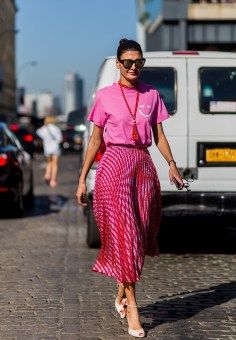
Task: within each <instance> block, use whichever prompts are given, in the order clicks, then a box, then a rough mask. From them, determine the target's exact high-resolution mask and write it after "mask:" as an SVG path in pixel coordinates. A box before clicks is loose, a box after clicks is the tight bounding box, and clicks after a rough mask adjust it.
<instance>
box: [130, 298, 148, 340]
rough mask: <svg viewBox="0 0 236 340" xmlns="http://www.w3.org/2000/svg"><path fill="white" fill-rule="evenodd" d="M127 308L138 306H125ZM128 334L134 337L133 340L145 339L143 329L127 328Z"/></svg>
mask: <svg viewBox="0 0 236 340" xmlns="http://www.w3.org/2000/svg"><path fill="white" fill-rule="evenodd" d="M126 306H127V307H131V308H138V305H135V306H132V305H128V304H127V305H126ZM128 333H129V335H131V336H134V337H135V338H144V337H145V332H144V329H143V328H140V329H132V328H129V327H128Z"/></svg>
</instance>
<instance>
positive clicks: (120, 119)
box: [76, 39, 183, 337]
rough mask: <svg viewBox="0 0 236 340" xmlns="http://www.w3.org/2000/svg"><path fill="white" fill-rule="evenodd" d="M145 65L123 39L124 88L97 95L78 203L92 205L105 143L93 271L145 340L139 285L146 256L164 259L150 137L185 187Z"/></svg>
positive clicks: (96, 209)
mask: <svg viewBox="0 0 236 340" xmlns="http://www.w3.org/2000/svg"><path fill="white" fill-rule="evenodd" d="M144 63H145V59H144V58H143V53H142V49H141V47H140V45H139V44H138V43H137V42H135V41H133V40H128V39H122V40H121V41H120V43H119V46H118V49H117V60H116V66H117V68H118V69H119V71H120V79H119V82H118V83H114V84H112V85H111V86H107V87H105V88H103V89H101V90H99V91H98V92H97V95H96V99H95V102H94V105H93V107H92V110H91V112H90V114H89V116H88V120H91V121H93V122H94V128H93V132H92V136H91V138H90V142H89V145H88V148H87V151H86V156H85V160H84V164H83V168H82V170H81V175H80V179H79V184H78V188H77V193H76V196H77V199H78V203H79V204H80V205H82V206H84V205H86V176H87V174H88V172H89V169H90V167H91V165H92V163H93V161H94V158H95V156H96V153H97V152H98V150H99V147H100V145H101V143H102V140H104V143H105V145H106V151H105V153H104V155H103V157H102V159H101V161H100V163H99V166H98V170H97V173H96V180H95V188H94V201H93V206H94V215H95V219H96V223H97V225H98V228H99V232H100V237H101V249H100V252H99V255H98V258H97V260H96V263H95V264H94V266H93V270H94V271H96V272H99V273H103V274H105V275H108V276H110V277H113V278H114V279H115V280H116V282H117V287H118V292H117V297H116V300H115V308H116V310H117V312H118V313H119V314H120V317H122V318H123V317H125V316H126V317H127V321H128V333H129V334H130V335H132V336H135V337H144V336H145V332H144V330H143V328H142V326H141V323H140V318H139V313H138V308H137V307H138V306H137V300H136V296H135V283H136V282H137V281H138V280H139V279H140V276H141V272H142V268H143V264H144V258H145V255H149V256H156V255H158V248H157V232H158V228H159V224H160V216H161V201H160V200H161V193H160V183H159V180H158V177H157V173H156V169H155V166H154V164H153V162H152V160H151V157H150V154H149V152H148V150H147V148H148V147H149V146H150V145H151V143H152V140H151V131H152V132H153V135H154V140H155V144H156V145H157V148H158V149H159V151H160V152H161V154H162V155H163V157H164V158H165V159H166V161H167V163H168V164H169V176H170V181H171V182H173V181H177V182H178V183H179V184H180V185H183V181H182V178H181V176H180V173H179V171H178V169H177V167H176V163H175V161H174V159H173V156H172V153H171V150H170V146H169V144H168V141H167V139H166V137H165V134H164V131H163V129H162V121H164V120H165V119H167V118H169V115H168V112H167V110H166V108H165V105H164V103H163V102H162V100H161V98H160V96H159V93H158V91H157V90H156V89H155V88H154V87H153V86H151V85H147V84H144V83H141V82H139V75H140V72H141V69H142V67H143V66H144Z"/></svg>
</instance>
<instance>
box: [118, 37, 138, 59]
mask: <svg viewBox="0 0 236 340" xmlns="http://www.w3.org/2000/svg"><path fill="white" fill-rule="evenodd" d="M127 51H138V52H139V53H140V54H141V56H143V51H142V48H141V46H140V45H139V43H137V41H135V40H129V39H121V40H120V41H119V46H118V48H117V59H118V60H119V59H120V57H121V55H122V54H123V53H125V52H127Z"/></svg>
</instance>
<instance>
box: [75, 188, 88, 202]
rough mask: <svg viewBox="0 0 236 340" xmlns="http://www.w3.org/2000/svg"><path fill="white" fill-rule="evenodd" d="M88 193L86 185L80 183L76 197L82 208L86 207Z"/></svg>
mask: <svg viewBox="0 0 236 340" xmlns="http://www.w3.org/2000/svg"><path fill="white" fill-rule="evenodd" d="M86 193H87V187H86V183H85V182H84V183H79V185H78V188H77V191H76V197H77V201H78V204H79V205H82V207H86V206H87V203H86Z"/></svg>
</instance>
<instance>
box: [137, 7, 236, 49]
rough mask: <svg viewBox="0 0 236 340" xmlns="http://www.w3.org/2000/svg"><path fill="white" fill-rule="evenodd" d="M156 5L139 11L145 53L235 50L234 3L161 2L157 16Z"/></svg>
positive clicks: (235, 17) (235, 8) (235, 14)
mask: <svg viewBox="0 0 236 340" xmlns="http://www.w3.org/2000/svg"><path fill="white" fill-rule="evenodd" d="M140 1H141V0H140ZM143 1H144V0H143ZM157 3H160V1H159V0H152V1H150V2H147V4H146V2H145V1H144V2H143V10H142V8H141V10H142V11H141V13H140V12H139V23H140V24H141V25H142V28H143V30H144V31H145V47H146V50H147V51H165V50H187V49H188V50H219V51H236V1H235V0H163V1H162V8H161V10H159V13H157V10H156V7H155V6H154V5H157ZM139 8H140V6H139ZM153 14H154V16H153Z"/></svg>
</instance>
